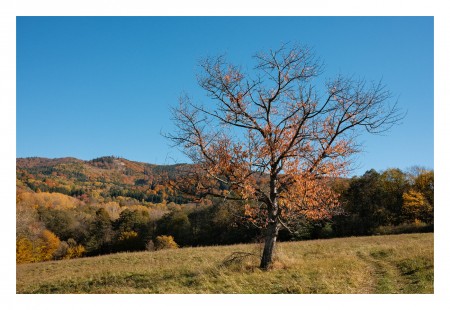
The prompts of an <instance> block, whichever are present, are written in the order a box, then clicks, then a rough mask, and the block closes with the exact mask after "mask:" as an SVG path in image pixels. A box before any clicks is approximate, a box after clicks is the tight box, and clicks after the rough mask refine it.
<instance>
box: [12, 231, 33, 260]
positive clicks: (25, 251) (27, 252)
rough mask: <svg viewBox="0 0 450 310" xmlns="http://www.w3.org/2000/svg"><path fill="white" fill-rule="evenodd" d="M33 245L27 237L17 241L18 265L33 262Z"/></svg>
mask: <svg viewBox="0 0 450 310" xmlns="http://www.w3.org/2000/svg"><path fill="white" fill-rule="evenodd" d="M33 260H34V259H33V244H32V243H31V241H30V240H28V239H27V238H25V237H21V238H19V239H17V241H16V263H17V264H21V263H31V262H33Z"/></svg>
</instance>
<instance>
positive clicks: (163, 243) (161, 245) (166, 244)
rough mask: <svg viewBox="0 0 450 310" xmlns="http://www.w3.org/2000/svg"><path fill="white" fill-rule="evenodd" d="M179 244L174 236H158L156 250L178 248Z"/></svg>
mask: <svg viewBox="0 0 450 310" xmlns="http://www.w3.org/2000/svg"><path fill="white" fill-rule="evenodd" d="M176 248H178V244H177V243H176V242H175V240H174V239H173V237H172V236H164V235H163V236H158V237H156V239H155V251H158V250H163V249H176Z"/></svg>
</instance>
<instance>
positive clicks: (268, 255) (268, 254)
mask: <svg viewBox="0 0 450 310" xmlns="http://www.w3.org/2000/svg"><path fill="white" fill-rule="evenodd" d="M278 230H279V227H278V223H277V222H276V221H274V222H271V223H269V225H268V226H267V232H266V239H265V241H264V251H263V254H262V257H261V264H260V266H259V268H261V269H263V270H267V269H269V267H270V266H271V265H272V258H273V250H274V249H275V243H276V241H277V236H278Z"/></svg>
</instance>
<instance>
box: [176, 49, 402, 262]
mask: <svg viewBox="0 0 450 310" xmlns="http://www.w3.org/2000/svg"><path fill="white" fill-rule="evenodd" d="M255 59H256V61H257V65H256V66H255V68H254V70H253V75H250V74H245V73H244V72H243V70H242V69H240V68H239V67H236V66H233V65H231V64H229V63H227V62H226V60H225V58H224V57H222V56H220V57H216V58H208V59H206V60H204V61H202V62H201V68H202V69H203V73H202V75H201V76H199V78H198V80H199V85H200V86H201V87H202V88H203V89H204V90H205V91H206V92H207V95H208V97H209V98H210V99H211V102H210V103H208V104H207V105H201V104H195V103H193V102H192V101H191V99H190V98H189V97H188V96H183V97H182V98H181V99H180V104H179V106H178V107H176V108H174V109H173V111H172V113H173V119H174V122H175V124H176V126H177V131H176V132H174V133H172V134H168V135H167V136H168V137H169V138H170V139H171V140H172V141H173V142H174V143H175V144H176V145H177V146H179V147H181V148H182V149H183V150H184V152H185V153H186V154H187V155H188V156H189V157H190V158H191V160H192V161H193V162H194V164H195V165H193V166H191V168H192V169H191V173H190V174H186V179H185V180H184V181H183V182H180V186H183V187H184V189H185V190H186V189H189V190H191V191H193V192H195V193H196V194H197V195H202V194H203V195H206V194H208V195H213V196H218V197H224V198H227V199H233V200H240V201H243V202H244V204H245V212H244V215H243V216H244V217H246V219H248V220H249V221H251V222H252V223H254V224H255V225H258V227H261V228H262V229H263V230H264V232H265V244H264V250H263V253H262V257H261V264H260V267H261V268H262V269H267V268H269V267H270V265H271V264H272V259H273V250H274V246H275V243H276V240H277V236H278V231H279V230H280V229H281V228H282V227H284V228H286V229H289V227H290V225H291V224H292V223H294V222H295V221H296V220H297V219H298V218H299V217H307V218H326V217H331V216H332V214H333V212H334V210H337V208H338V205H339V204H338V199H337V198H338V197H337V195H336V194H335V193H334V192H333V191H332V190H331V189H330V187H329V182H330V180H331V179H332V178H334V177H338V176H342V175H345V173H346V172H348V169H349V167H350V164H351V160H350V159H351V155H353V154H355V153H356V152H358V151H359V147H358V144H357V143H356V140H355V138H356V136H357V134H358V132H360V131H361V130H366V131H368V132H370V133H379V132H383V131H386V130H388V129H389V128H390V127H391V126H393V125H394V124H395V123H397V122H398V121H399V119H401V115H400V114H399V111H398V109H397V107H396V105H395V104H394V105H392V106H390V105H388V104H386V102H387V101H388V99H390V98H391V95H390V93H389V91H388V90H386V88H385V87H384V86H383V85H382V84H381V83H370V84H369V83H366V82H365V81H363V80H353V79H350V78H344V77H342V76H339V77H337V78H336V79H335V80H333V81H331V82H329V83H327V84H326V85H325V88H324V91H323V94H322V96H319V95H318V91H317V90H316V88H315V87H314V86H313V85H312V81H313V80H314V78H315V77H317V76H318V75H319V74H320V73H321V72H320V71H321V65H320V63H319V61H318V59H317V58H316V57H315V56H314V54H313V53H312V52H311V50H310V49H309V48H307V47H299V46H294V47H292V48H291V47H288V46H286V45H284V46H282V47H281V48H280V49H278V50H270V51H269V52H267V53H258V54H256V55H255Z"/></svg>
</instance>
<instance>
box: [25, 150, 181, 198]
mask: <svg viewBox="0 0 450 310" xmlns="http://www.w3.org/2000/svg"><path fill="white" fill-rule="evenodd" d="M182 166H183V164H176V165H152V164H148V163H141V162H135V161H130V160H127V159H124V158H117V157H114V156H106V157H100V158H96V159H93V160H89V161H83V160H80V159H76V158H71V157H66V158H55V159H48V158H40V157H31V158H18V159H17V160H16V172H17V187H18V190H30V189H31V190H32V191H35V192H36V191H39V192H57V193H61V194H65V195H69V196H72V197H77V198H78V199H80V200H82V201H84V202H98V201H99V200H102V198H108V197H109V198H115V197H117V196H123V197H129V198H132V199H136V200H137V201H139V202H141V201H143V202H152V203H159V202H162V201H163V200H167V202H171V201H173V202H177V203H183V202H185V200H183V198H182V197H179V196H177V195H176V194H174V192H173V191H172V190H171V189H170V187H168V186H167V183H168V180H169V178H171V177H174V175H176V173H177V169H179V168H180V167H182ZM103 200H104V199H103Z"/></svg>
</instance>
